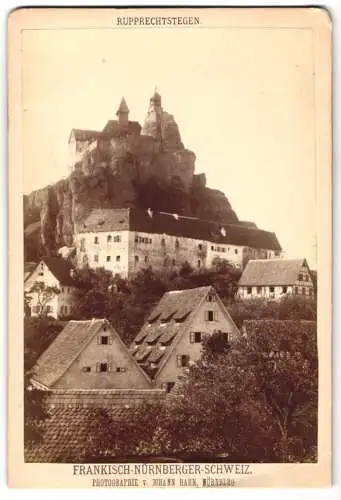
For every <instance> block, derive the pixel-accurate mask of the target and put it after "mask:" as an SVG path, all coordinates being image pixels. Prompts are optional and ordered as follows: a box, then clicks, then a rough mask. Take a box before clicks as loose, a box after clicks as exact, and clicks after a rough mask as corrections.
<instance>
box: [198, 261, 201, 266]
mask: <svg viewBox="0 0 341 500" xmlns="http://www.w3.org/2000/svg"><path fill="white" fill-rule="evenodd" d="M198 267H201V260H200V259H199V260H198Z"/></svg>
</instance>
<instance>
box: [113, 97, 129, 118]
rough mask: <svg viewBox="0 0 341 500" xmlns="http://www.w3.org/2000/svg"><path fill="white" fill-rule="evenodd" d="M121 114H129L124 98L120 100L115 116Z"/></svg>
mask: <svg viewBox="0 0 341 500" xmlns="http://www.w3.org/2000/svg"><path fill="white" fill-rule="evenodd" d="M121 113H129V108H128V105H127V103H126V100H125V98H124V97H122V99H121V102H120V105H119V107H118V110H117V112H116V114H117V115H119V114H121Z"/></svg>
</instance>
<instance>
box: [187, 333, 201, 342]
mask: <svg viewBox="0 0 341 500" xmlns="http://www.w3.org/2000/svg"><path fill="white" fill-rule="evenodd" d="M189 341H190V343H191V344H198V343H199V342H201V341H202V335H201V332H191V333H190V334H189Z"/></svg>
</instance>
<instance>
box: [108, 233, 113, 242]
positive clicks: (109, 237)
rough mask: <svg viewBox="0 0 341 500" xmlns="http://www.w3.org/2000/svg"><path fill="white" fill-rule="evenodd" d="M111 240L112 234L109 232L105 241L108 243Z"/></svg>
mask: <svg viewBox="0 0 341 500" xmlns="http://www.w3.org/2000/svg"><path fill="white" fill-rule="evenodd" d="M111 241H112V236H111V234H109V235H108V236H107V242H108V243H110V242H111Z"/></svg>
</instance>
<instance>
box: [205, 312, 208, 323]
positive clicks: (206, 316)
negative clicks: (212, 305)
mask: <svg viewBox="0 0 341 500" xmlns="http://www.w3.org/2000/svg"><path fill="white" fill-rule="evenodd" d="M205 321H208V311H205Z"/></svg>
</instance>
